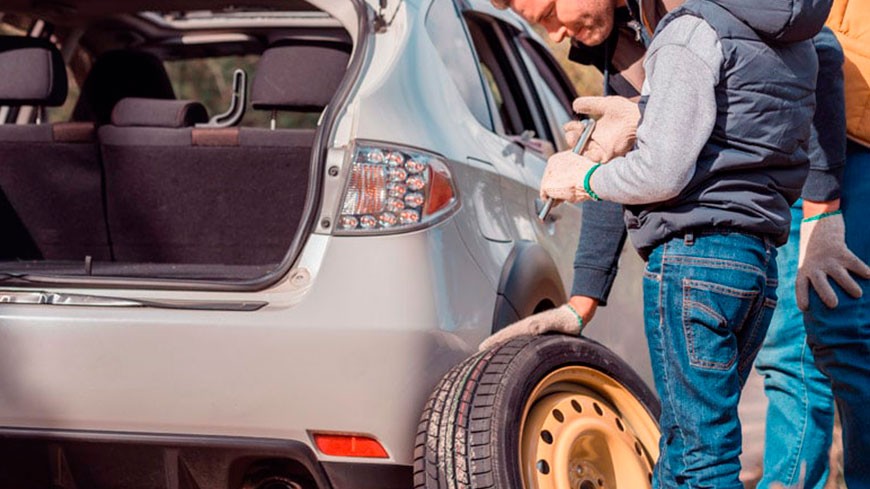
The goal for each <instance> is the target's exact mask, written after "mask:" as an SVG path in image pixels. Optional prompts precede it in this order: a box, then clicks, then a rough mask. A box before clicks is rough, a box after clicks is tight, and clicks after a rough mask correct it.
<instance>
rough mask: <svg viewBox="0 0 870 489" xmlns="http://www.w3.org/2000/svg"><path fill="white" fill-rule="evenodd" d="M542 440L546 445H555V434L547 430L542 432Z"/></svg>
mask: <svg viewBox="0 0 870 489" xmlns="http://www.w3.org/2000/svg"><path fill="white" fill-rule="evenodd" d="M541 439H542V440H544V443H546V444H547V445H552V444H553V434H552V433H550V432H549V431H546V430H545V431H542V432H541Z"/></svg>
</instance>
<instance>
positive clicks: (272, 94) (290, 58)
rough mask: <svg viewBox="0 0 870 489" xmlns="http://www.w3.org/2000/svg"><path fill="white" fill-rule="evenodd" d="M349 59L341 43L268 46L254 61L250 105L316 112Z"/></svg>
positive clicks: (342, 74)
mask: <svg viewBox="0 0 870 489" xmlns="http://www.w3.org/2000/svg"><path fill="white" fill-rule="evenodd" d="M349 59H350V52H349V47H348V46H346V45H344V44H338V43H320V44H278V45H275V46H272V47H270V48H268V49H266V51H264V52H263V55H262V56H261V57H260V61H259V63H258V64H257V72H256V74H255V76H254V83H253V86H252V87H251V105H252V106H253V108H255V109H258V110H292V111H299V112H319V111H321V110H323V108H324V107H326V105H327V104H329V101H330V100H331V99H332V96H333V95H335V91H336V90H338V85H339V84H340V83H341V80H342V78H344V74H345V71H347V63H348V60H349Z"/></svg>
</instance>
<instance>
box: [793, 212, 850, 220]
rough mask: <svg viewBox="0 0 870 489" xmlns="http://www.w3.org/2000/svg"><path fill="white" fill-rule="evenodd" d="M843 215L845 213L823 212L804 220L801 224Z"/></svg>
mask: <svg viewBox="0 0 870 489" xmlns="http://www.w3.org/2000/svg"><path fill="white" fill-rule="evenodd" d="M842 213H843V211H839V210H838V211H831V212H823V213H821V214H816V215H815V216H813V217H807V218H806V219H804V220H802V221H801V222H813V221H818V220H819V219H824V218H826V217H831V216H839V215H840V214H842Z"/></svg>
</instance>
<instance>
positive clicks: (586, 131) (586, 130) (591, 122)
mask: <svg viewBox="0 0 870 489" xmlns="http://www.w3.org/2000/svg"><path fill="white" fill-rule="evenodd" d="M580 122H582V123H583V124H584V126H583V132H582V133H580V139H578V140H577V144H575V145H574V148H572V149H571V151H572V152H574V153H577V154H578V155H579V154H580V153H582V152H583V150H584V149H586V146H587V145H588V144H589V139H590V138H591V136H592V131H593V130H595V119H584V120H582V121H580ZM555 203H556V200H555V199H553V198H552V197H550V198H549V199H547V202H545V203H544V207H542V208H541V212H539V213H538V219H540V220H542V221H543V220H544V219H546V218H547V216H549V215H550V211H551V210H553V204H555Z"/></svg>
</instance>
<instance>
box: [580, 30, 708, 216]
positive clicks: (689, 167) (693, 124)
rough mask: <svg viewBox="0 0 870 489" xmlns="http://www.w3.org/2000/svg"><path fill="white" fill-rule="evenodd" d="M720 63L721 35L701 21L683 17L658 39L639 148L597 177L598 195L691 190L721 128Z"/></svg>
mask: <svg viewBox="0 0 870 489" xmlns="http://www.w3.org/2000/svg"><path fill="white" fill-rule="evenodd" d="M723 59H724V57H723V55H722V47H721V45H720V43H719V39H718V37H717V35H716V32H715V31H714V30H713V28H712V27H710V25H709V24H707V22H705V21H704V20H703V19H700V18H698V17H695V16H690V15H684V16H681V17H679V18H677V19H675V20H673V21H671V22H670V23H669V24H667V25H666V26H665V28H664V29H662V30H661V31H660V32H659V33H658V34H656V37H655V38H654V39H653V41H652V44H651V45H650V50H649V54H648V55H647V59H646V62H645V65H644V67H645V68H646V73H647V79H646V82H645V83H644V91H643V96H646V97H648V99H647V103H646V108H645V110H644V112H643V118H642V121H641V123H640V125H639V126H638V128H637V147H636V149H635V150H633V151H631V152H630V153H628V154H627V155H625V156H624V157H620V158H614V159H613V160H611V161H610V162H608V163H607V164H606V165H603V166H601V167H600V168H599V169H598V170H597V171H596V172H595V173H594V174H593V176H592V182H591V184H592V190H594V191H595V193H597V194H598V196H599V197H601V198H602V199H604V200H609V201H612V202H618V203H620V204H628V205H635V204H649V203H654V202H662V201H665V200H668V199H671V198H673V197H675V196H677V195H679V193H680V192H681V191H682V190H683V189H684V188H685V186H686V185H688V183H689V182H690V181H691V179H692V177H693V176H694V174H695V166H696V163H697V158H698V155H699V154H700V153H701V150H702V149H703V147H704V144H706V142H707V141H708V140H709V138H710V134H711V133H712V131H713V126H714V125H715V123H716V93H715V89H716V85H717V83H718V82H719V72H720V68H721V66H722V63H723Z"/></svg>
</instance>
